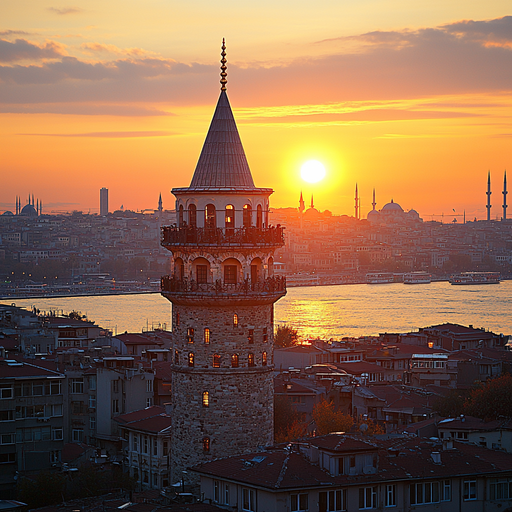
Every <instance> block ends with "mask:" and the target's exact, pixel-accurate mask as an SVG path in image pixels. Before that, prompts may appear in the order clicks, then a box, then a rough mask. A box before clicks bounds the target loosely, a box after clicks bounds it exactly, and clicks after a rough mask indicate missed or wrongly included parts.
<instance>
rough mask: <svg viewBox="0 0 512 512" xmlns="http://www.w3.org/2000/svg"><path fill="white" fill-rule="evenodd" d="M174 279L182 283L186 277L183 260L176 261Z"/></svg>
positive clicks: (177, 259)
mask: <svg viewBox="0 0 512 512" xmlns="http://www.w3.org/2000/svg"><path fill="white" fill-rule="evenodd" d="M174 277H176V279H178V280H179V281H181V280H182V279H183V278H184V277H185V264H184V263H183V260H182V259H181V258H176V260H175V261H174Z"/></svg>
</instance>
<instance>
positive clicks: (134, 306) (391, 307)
mask: <svg viewBox="0 0 512 512" xmlns="http://www.w3.org/2000/svg"><path fill="white" fill-rule="evenodd" d="M3 302H7V301H3ZM14 302H15V304H16V305H17V306H20V307H26V308H31V307H32V306H35V307H36V308H38V309H39V310H41V311H50V310H53V311H58V312H60V311H63V312H64V313H69V312H70V311H73V310H76V311H80V312H81V313H82V314H85V315H87V317H88V318H89V319H90V320H93V321H94V322H96V324H98V325H100V326H102V327H106V328H109V329H112V331H113V332H114V333H118V334H119V333H122V332H125V331H128V332H141V331H142V330H146V329H152V328H156V327H161V328H167V329H170V319H171V304H170V302H169V301H168V300H167V299H165V298H164V297H162V296H161V295H160V294H158V293H150V294H139V295H108V296H105V295H103V296H87V297H54V298H37V299H18V300H15V301H14ZM511 312H512V281H503V282H501V283H500V284H497V285H475V286H452V285H450V284H449V283H447V282H437V283H431V284H423V285H404V284H402V283H390V284H381V285H366V284H354V285H341V286H309V287H296V288H288V293H287V295H286V296H285V297H284V298H282V299H281V300H280V301H279V302H277V304H276V306H275V321H276V323H277V324H283V323H287V324H289V325H291V326H293V327H294V328H296V329H297V330H298V331H299V333H300V334H301V335H302V336H304V337H310V336H311V337H320V338H323V339H330V338H334V339H339V338H342V337H344V336H365V335H376V334H379V333H383V332H408V331H414V330H417V329H418V328H420V327H426V326H429V325H435V324H438V323H444V322H452V323H458V324H462V325H473V326H474V327H484V328H485V329H489V330H491V331H493V332H496V333H503V334H512V314H511Z"/></svg>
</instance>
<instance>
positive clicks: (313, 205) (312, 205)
mask: <svg viewBox="0 0 512 512" xmlns="http://www.w3.org/2000/svg"><path fill="white" fill-rule="evenodd" d="M309 207H310V208H314V207H315V204H314V203H313V194H311V204H310V205H309Z"/></svg>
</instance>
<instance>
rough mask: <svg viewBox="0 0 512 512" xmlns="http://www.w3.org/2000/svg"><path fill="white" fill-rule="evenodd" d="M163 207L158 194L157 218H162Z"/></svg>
mask: <svg viewBox="0 0 512 512" xmlns="http://www.w3.org/2000/svg"><path fill="white" fill-rule="evenodd" d="M162 211H163V205H162V193H161V192H160V196H159V198H158V217H161V216H162Z"/></svg>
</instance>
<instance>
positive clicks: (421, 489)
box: [410, 482, 441, 505]
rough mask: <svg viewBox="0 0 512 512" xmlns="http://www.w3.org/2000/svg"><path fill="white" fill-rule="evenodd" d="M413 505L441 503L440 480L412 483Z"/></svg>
mask: <svg viewBox="0 0 512 512" xmlns="http://www.w3.org/2000/svg"><path fill="white" fill-rule="evenodd" d="M410 494H411V505H423V504H425V503H439V502H440V501H441V499H440V498H441V496H440V495H439V482H423V483H419V484H411V485H410Z"/></svg>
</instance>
